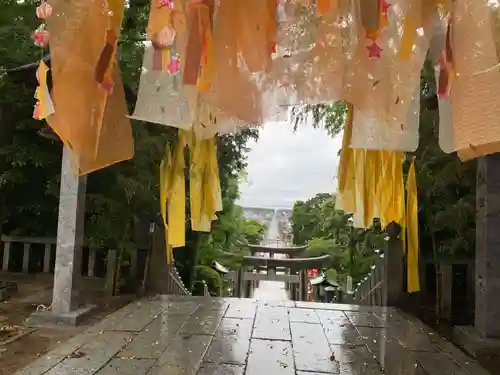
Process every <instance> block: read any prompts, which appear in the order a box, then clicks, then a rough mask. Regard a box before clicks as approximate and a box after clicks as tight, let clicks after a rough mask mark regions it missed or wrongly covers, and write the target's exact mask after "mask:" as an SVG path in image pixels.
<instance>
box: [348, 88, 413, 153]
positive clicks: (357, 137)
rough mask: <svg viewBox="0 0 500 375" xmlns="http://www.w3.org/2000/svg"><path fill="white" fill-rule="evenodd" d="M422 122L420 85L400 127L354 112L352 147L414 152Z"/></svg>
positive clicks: (358, 111) (360, 112) (357, 111)
mask: <svg viewBox="0 0 500 375" xmlns="http://www.w3.org/2000/svg"><path fill="white" fill-rule="evenodd" d="M419 122H420V85H417V87H416V88H415V89H414V92H413V97H412V98H411V103H410V105H409V107H408V113H407V116H406V119H405V121H402V122H401V124H400V126H395V125H391V124H388V123H384V122H381V121H380V120H379V119H378V118H377V117H375V116H367V115H365V114H364V113H363V112H362V111H360V110H357V109H356V110H354V120H353V135H352V140H351V144H350V146H351V147H352V148H358V149H369V150H391V151H407V152H413V151H415V150H416V149H417V147H418V140H419V131H418V129H419Z"/></svg>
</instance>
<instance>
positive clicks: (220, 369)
mask: <svg viewBox="0 0 500 375" xmlns="http://www.w3.org/2000/svg"><path fill="white" fill-rule="evenodd" d="M244 370H245V368H244V367H243V366H237V365H228V364H216V363H203V364H202V365H201V367H200V369H199V370H198V372H197V375H243V373H244Z"/></svg>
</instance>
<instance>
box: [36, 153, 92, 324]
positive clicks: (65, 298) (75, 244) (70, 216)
mask: <svg viewBox="0 0 500 375" xmlns="http://www.w3.org/2000/svg"><path fill="white" fill-rule="evenodd" d="M73 171H74V169H73V167H72V163H71V151H70V150H69V149H68V148H66V147H63V156H62V163H61V190H60V195H59V218H58V223H57V247H56V260H55V268H54V289H53V296H52V305H51V307H52V308H51V310H48V311H38V312H35V313H33V314H32V315H31V316H30V318H29V319H28V320H27V323H28V324H29V325H43V324H46V323H49V324H53V323H57V324H69V325H76V324H78V323H79V322H80V321H81V320H82V319H83V318H84V317H85V315H86V314H87V313H89V312H90V311H91V310H92V308H93V306H86V307H81V308H80V306H79V303H78V302H79V301H78V287H79V285H78V284H79V283H80V280H81V269H82V267H81V266H82V246H83V225H84V218H85V190H86V186H87V179H86V177H78V176H76V175H75V174H74V172H73Z"/></svg>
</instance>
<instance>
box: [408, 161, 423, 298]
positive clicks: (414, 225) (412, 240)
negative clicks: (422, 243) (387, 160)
mask: <svg viewBox="0 0 500 375" xmlns="http://www.w3.org/2000/svg"><path fill="white" fill-rule="evenodd" d="M406 194H407V198H406V225H407V228H408V229H407V234H408V246H407V252H406V254H407V269H408V271H407V278H408V283H407V284H408V292H409V293H414V292H419V291H420V280H419V267H418V254H419V250H418V242H419V241H418V194H417V177H416V174H415V161H414V160H412V162H411V165H410V171H409V172H408V178H407V180H406Z"/></svg>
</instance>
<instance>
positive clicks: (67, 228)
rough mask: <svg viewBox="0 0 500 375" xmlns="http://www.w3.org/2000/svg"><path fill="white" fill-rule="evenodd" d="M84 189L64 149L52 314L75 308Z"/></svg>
mask: <svg viewBox="0 0 500 375" xmlns="http://www.w3.org/2000/svg"><path fill="white" fill-rule="evenodd" d="M86 187H87V178H86V177H78V176H76V175H75V173H74V169H73V167H72V164H71V151H70V150H69V149H68V148H67V147H66V146H64V147H63V157H62V166H61V190H60V195H59V218H58V224H57V248H56V262H55V269H54V293H53V297H52V311H53V313H55V314H61V313H62V314H65V313H69V312H71V311H73V310H76V309H77V308H78V291H77V283H78V279H79V278H80V276H81V275H80V273H81V260H82V246H83V234H84V233H83V225H84V217H85V190H86Z"/></svg>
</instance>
